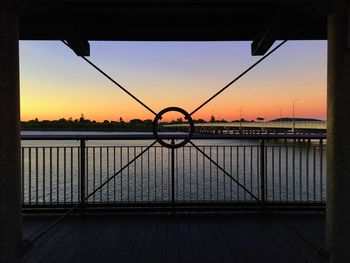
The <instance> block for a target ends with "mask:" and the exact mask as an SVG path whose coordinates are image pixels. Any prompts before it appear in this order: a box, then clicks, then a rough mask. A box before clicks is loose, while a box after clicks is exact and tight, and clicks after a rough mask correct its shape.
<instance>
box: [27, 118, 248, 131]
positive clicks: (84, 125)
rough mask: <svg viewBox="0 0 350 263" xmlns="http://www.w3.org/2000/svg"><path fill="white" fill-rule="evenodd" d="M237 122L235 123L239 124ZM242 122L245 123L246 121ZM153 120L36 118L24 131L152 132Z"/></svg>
mask: <svg viewBox="0 0 350 263" xmlns="http://www.w3.org/2000/svg"><path fill="white" fill-rule="evenodd" d="M193 121H194V122H195V123H208V122H209V123H213V122H228V121H226V120H224V119H222V120H217V119H216V118H215V117H214V116H211V117H210V119H209V121H205V120H203V119H197V120H193ZM237 121H238V120H235V121H233V122H237ZM241 121H245V120H244V119H243V120H241ZM152 122H153V121H152V120H150V119H147V120H141V119H132V120H130V121H128V122H126V121H124V120H123V118H122V117H120V118H119V121H109V120H104V121H102V122H98V121H95V120H89V119H87V118H85V117H84V115H83V114H81V116H80V118H79V119H74V120H73V119H72V118H69V119H65V118H61V119H58V120H41V121H40V120H38V118H35V119H33V120H30V121H22V122H21V128H22V130H110V131H126V130H127V131H151V130H152ZM181 123H186V121H185V120H183V119H182V118H178V119H176V120H172V121H169V122H162V124H181Z"/></svg>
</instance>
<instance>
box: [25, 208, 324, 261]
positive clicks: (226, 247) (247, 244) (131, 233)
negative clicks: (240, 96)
mask: <svg viewBox="0 0 350 263" xmlns="http://www.w3.org/2000/svg"><path fill="white" fill-rule="evenodd" d="M284 217H285V219H286V220H288V221H289V222H290V223H291V224H293V225H294V226H295V227H297V228H298V229H299V230H300V231H301V232H303V234H304V235H305V237H306V238H307V239H309V240H310V241H311V242H313V243H314V244H316V245H317V246H320V247H323V246H324V241H325V237H324V236H325V230H324V228H325V227H324V225H325V220H324V215H315V214H314V215H288V216H284ZM53 219H54V218H48V217H46V216H44V217H43V216H41V217H40V216H35V217H25V218H24V233H25V236H30V235H32V234H33V232H34V231H35V229H37V228H38V227H40V226H42V225H43V224H45V223H48V222H50V221H52V220H53ZM116 261H118V262H321V261H320V259H319V258H318V257H317V256H315V255H314V254H313V252H312V251H311V250H310V249H309V248H307V247H305V245H304V244H303V243H302V242H301V241H300V240H299V239H297V238H296V237H294V236H293V235H292V234H291V233H289V232H287V231H286V230H285V229H284V228H283V227H281V225H280V224H278V223H276V222H274V221H271V220H270V219H268V218H267V217H266V216H264V215H256V214H231V215H224V214H220V215H178V216H169V215H168V216H167V215H142V216H140V215H128V216H115V215H95V216H85V217H79V216H73V217H70V218H68V219H66V220H65V221H64V222H62V223H61V224H60V225H58V226H56V227H55V228H54V229H52V230H51V231H50V232H49V233H48V234H47V235H45V236H44V237H43V238H42V239H41V240H39V241H38V243H36V244H35V246H34V247H33V249H32V250H31V251H30V252H29V253H28V254H27V255H26V256H25V258H24V262H116Z"/></svg>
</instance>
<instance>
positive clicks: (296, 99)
mask: <svg viewBox="0 0 350 263" xmlns="http://www.w3.org/2000/svg"><path fill="white" fill-rule="evenodd" d="M298 100H299V98H295V99H294V100H293V129H292V132H293V133H294V131H295V116H294V113H295V102H296V101H298Z"/></svg>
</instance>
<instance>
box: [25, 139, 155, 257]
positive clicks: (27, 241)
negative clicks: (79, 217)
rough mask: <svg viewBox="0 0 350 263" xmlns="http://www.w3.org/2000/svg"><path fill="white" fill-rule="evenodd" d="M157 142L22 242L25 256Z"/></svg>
mask: <svg viewBox="0 0 350 263" xmlns="http://www.w3.org/2000/svg"><path fill="white" fill-rule="evenodd" d="M156 143H157V141H154V142H153V143H152V144H150V145H149V146H148V147H147V148H145V149H144V150H143V151H141V152H140V153H139V154H138V155H136V156H135V157H134V158H133V159H132V160H130V162H128V163H127V164H125V165H124V166H123V167H122V168H121V169H120V170H119V171H118V172H116V173H115V174H114V175H113V176H111V177H109V179H107V180H106V181H105V182H104V183H103V184H101V185H100V186H99V187H98V188H96V189H95V190H94V191H93V192H91V193H90V194H89V195H88V196H86V197H85V198H84V199H82V200H80V202H79V203H77V204H76V205H74V206H73V207H71V208H70V209H69V210H68V211H67V212H65V213H64V214H63V215H61V216H60V217H58V218H57V219H56V220H55V221H53V222H52V223H50V224H48V225H46V226H45V227H43V230H42V231H40V233H39V234H38V235H36V236H35V237H34V238H33V239H31V240H30V239H25V240H24V241H23V242H22V250H23V254H26V253H28V252H29V251H30V249H31V247H32V246H33V244H34V243H35V242H36V241H38V240H39V239H40V238H41V237H43V236H44V235H45V234H46V233H47V232H49V231H50V229H52V228H53V227H54V226H56V225H57V224H58V223H59V222H61V221H62V220H63V219H64V218H65V217H67V216H68V215H69V214H70V213H71V212H72V211H74V210H75V209H76V208H78V207H79V206H81V205H82V204H83V203H84V202H85V201H87V200H88V199H89V198H90V197H91V196H93V195H94V194H95V193H97V192H98V191H100V190H101V189H102V187H104V186H105V185H106V184H108V183H109V182H110V181H111V180H112V179H113V178H115V177H116V176H117V175H119V174H120V173H121V172H122V171H124V170H125V169H126V168H127V167H129V166H130V165H131V164H132V163H133V162H135V161H136V160H137V159H138V158H139V157H141V156H142V155H143V154H144V153H145V152H147V151H148V150H149V149H150V148H151V147H152V146H153V145H155V144H156Z"/></svg>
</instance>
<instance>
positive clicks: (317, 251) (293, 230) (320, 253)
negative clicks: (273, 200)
mask: <svg viewBox="0 0 350 263" xmlns="http://www.w3.org/2000/svg"><path fill="white" fill-rule="evenodd" d="M189 143H190V144H191V145H192V146H193V147H194V148H196V149H197V151H199V152H200V153H201V154H202V155H203V156H204V157H206V158H207V159H208V160H209V161H210V162H211V163H213V164H214V165H215V166H216V167H217V168H218V169H219V170H220V171H221V172H223V173H224V174H225V175H226V176H227V177H229V178H230V179H231V180H232V181H234V182H235V183H236V184H237V185H238V186H239V187H241V188H242V189H243V190H244V191H245V192H246V193H248V195H250V196H251V197H252V198H253V199H254V200H255V201H256V202H257V203H258V204H259V205H260V206H261V207H262V208H263V209H264V210H265V211H267V212H268V214H269V215H271V216H273V217H274V218H275V219H277V221H278V222H279V223H280V224H281V225H282V226H284V227H285V228H286V229H288V230H289V231H290V232H291V233H293V234H294V235H295V236H296V237H298V238H299V239H300V240H301V241H302V242H303V243H304V244H305V245H307V246H308V247H309V248H310V249H311V250H312V251H314V252H315V254H316V255H317V256H319V257H320V258H322V259H324V260H325V259H326V255H325V251H324V250H323V249H322V248H319V247H317V246H315V245H314V244H312V243H311V242H310V241H309V240H307V239H306V238H305V237H304V236H303V234H301V233H300V232H299V230H297V229H296V228H295V227H293V226H292V225H290V224H289V223H287V222H286V221H285V220H283V219H282V218H281V217H280V216H279V215H277V214H276V213H275V212H274V211H273V210H272V209H270V208H269V207H268V206H267V205H266V204H265V203H264V202H262V201H261V200H260V199H259V198H258V197H256V196H255V195H254V194H253V193H252V192H251V191H249V190H248V189H247V188H246V187H245V186H244V185H242V184H241V183H240V182H239V181H238V180H236V179H235V178H234V177H233V176H232V175H231V174H229V173H228V172H227V171H226V170H225V169H224V168H222V167H221V166H220V165H219V164H218V163H217V162H215V161H214V160H213V159H212V158H211V157H210V156H209V155H207V154H206V153H205V152H204V151H203V150H202V149H200V148H199V147H198V146H197V145H195V144H194V143H193V142H192V141H190V142H189Z"/></svg>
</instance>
